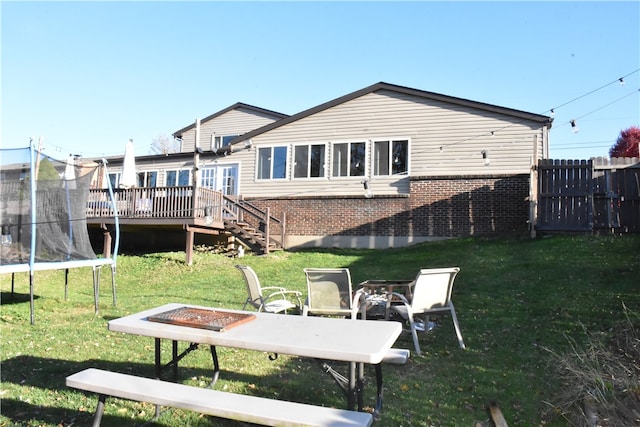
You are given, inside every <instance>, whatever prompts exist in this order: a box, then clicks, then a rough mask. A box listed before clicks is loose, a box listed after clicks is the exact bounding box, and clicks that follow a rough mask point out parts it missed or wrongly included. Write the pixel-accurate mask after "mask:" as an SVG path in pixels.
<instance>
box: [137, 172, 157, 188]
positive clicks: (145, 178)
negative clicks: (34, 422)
mask: <svg viewBox="0 0 640 427" xmlns="http://www.w3.org/2000/svg"><path fill="white" fill-rule="evenodd" d="M137 181H138V187H156V186H157V182H158V172H157V171H150V172H138V180H137Z"/></svg>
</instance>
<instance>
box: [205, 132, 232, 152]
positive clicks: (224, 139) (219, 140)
mask: <svg viewBox="0 0 640 427" xmlns="http://www.w3.org/2000/svg"><path fill="white" fill-rule="evenodd" d="M237 136H238V135H226V136H214V135H212V137H213V141H212V143H211V149H212V150H216V149H217V148H222V147H226V146H227V145H229V143H230V142H231V140H232V139H233V138H235V137H237Z"/></svg>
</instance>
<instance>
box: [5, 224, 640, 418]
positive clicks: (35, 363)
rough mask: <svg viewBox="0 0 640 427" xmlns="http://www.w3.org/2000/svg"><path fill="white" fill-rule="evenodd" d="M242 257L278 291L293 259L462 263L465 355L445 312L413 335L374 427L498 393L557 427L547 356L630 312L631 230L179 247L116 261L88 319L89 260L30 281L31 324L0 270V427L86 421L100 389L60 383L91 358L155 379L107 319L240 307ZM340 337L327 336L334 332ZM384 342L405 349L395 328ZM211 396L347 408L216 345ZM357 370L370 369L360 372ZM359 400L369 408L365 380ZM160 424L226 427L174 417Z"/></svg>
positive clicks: (188, 367)
mask: <svg viewBox="0 0 640 427" xmlns="http://www.w3.org/2000/svg"><path fill="white" fill-rule="evenodd" d="M238 262H241V263H245V264H248V265H251V266H252V267H253V268H254V270H256V272H257V273H258V275H259V277H260V279H261V281H262V284H263V286H267V285H276V284H281V285H284V286H286V287H288V288H290V289H297V290H300V291H303V292H304V293H306V284H305V279H304V273H303V272H302V269H303V268H304V267H342V266H345V267H349V268H350V270H351V275H352V279H353V282H354V284H357V283H359V282H361V281H364V280H366V279H412V278H413V277H414V276H415V275H416V273H417V271H418V269H419V268H421V267H427V268H435V267H448V266H459V267H460V268H461V271H460V274H459V275H458V278H457V279H456V286H455V288H454V296H453V300H454V302H455V304H456V310H457V312H458V317H459V321H460V326H461V329H462V333H463V336H464V340H465V344H466V345H467V350H466V351H465V350H461V349H460V348H459V347H458V344H457V340H456V337H455V333H454V331H453V326H452V323H451V320H450V318H449V317H448V316H446V315H443V316H440V317H438V318H437V323H438V327H437V328H436V329H435V330H434V331H432V332H430V333H428V334H427V333H423V334H421V335H420V340H421V346H422V349H423V355H422V356H416V355H415V354H414V353H413V352H412V355H411V359H410V361H409V363H408V364H407V365H405V366H391V365H390V366H385V367H384V372H385V400H384V408H383V412H382V417H381V420H380V421H379V422H377V424H376V425H379V426H394V427H395V426H471V425H472V424H473V422H474V421H476V420H477V421H482V420H486V419H487V415H486V412H485V406H486V405H487V403H489V402H490V401H496V402H498V404H499V405H500V406H501V408H502V410H503V412H504V414H505V417H506V419H507V421H508V423H509V425H510V426H537V425H555V426H563V425H568V424H567V422H566V421H564V420H563V418H562V417H555V418H550V415H549V414H550V413H552V411H549V409H550V405H549V404H548V403H547V402H553V401H554V400H553V399H554V396H555V395H556V393H557V392H558V391H561V390H562V388H563V387H565V385H563V384H562V381H561V380H560V379H558V378H557V377H556V376H555V375H553V374H552V373H553V370H552V368H553V360H552V359H551V358H550V353H549V351H548V349H553V350H554V351H556V352H559V353H563V352H565V351H571V350H572V349H571V347H570V342H569V341H568V338H571V339H572V340H575V344H577V345H578V346H580V345H584V343H585V340H586V338H587V337H588V334H587V333H586V332H585V330H586V331H602V332H609V331H611V330H612V328H614V327H615V326H616V325H617V324H619V323H620V322H623V321H624V319H625V312H624V310H623V304H624V305H626V306H627V307H628V308H629V309H630V310H632V311H635V312H636V313H637V312H639V311H640V292H639V290H640V280H639V272H640V236H624V237H593V236H564V237H560V236H554V237H546V238H539V239H535V240H528V239H509V238H502V239H480V238H477V239H471V238H467V239H456V240H448V241H442V242H436V243H428V244H422V245H417V246H413V247H409V248H401V249H387V250H379V251H377V250H342V249H332V250H313V251H311V250H309V251H299V252H275V253H272V254H270V255H268V256H262V257H257V256H245V257H244V258H242V259H240V260H239V259H233V258H229V257H226V256H225V255H220V254H213V253H206V252H198V253H196V254H195V258H194V263H193V265H191V266H187V265H185V264H184V254H183V253H155V254H149V255H144V256H124V255H121V256H119V257H118V271H117V283H118V305H117V307H113V306H112V304H111V289H110V281H109V276H110V275H109V272H108V271H109V270H108V269H104V270H103V274H102V287H101V292H100V298H101V299H100V312H99V314H98V315H95V314H94V308H93V287H92V282H91V269H90V268H83V269H75V270H71V271H70V275H69V277H70V286H69V298H68V300H66V301H65V300H64V274H63V272H62V271H50V272H38V273H36V275H35V295H36V299H35V307H36V312H35V319H36V323H35V325H31V324H30V323H29V282H28V274H18V275H16V278H15V294H14V295H13V296H12V295H11V277H10V275H4V276H2V277H0V285H1V291H2V295H1V298H2V300H1V302H2V306H1V313H0V324H1V327H2V329H1V331H0V332H1V358H2V365H1V369H2V372H1V375H2V385H1V390H0V399H1V402H0V403H1V407H0V426H14V425H20V426H72V425H73V426H85V425H91V419H92V415H93V411H94V409H95V405H96V402H97V398H96V396H94V395H90V394H87V395H85V394H84V393H82V392H78V391H75V390H72V389H68V388H67V387H66V386H65V383H64V381H65V377H66V376H67V375H69V374H71V373H74V372H76V371H79V370H82V369H84V368H86V367H90V366H95V367H99V368H103V369H110V370H114V371H119V372H128V373H133V374H137V375H142V376H149V377H153V375H154V373H153V357H154V356H153V345H154V344H153V340H152V339H150V338H143V337H135V336H131V335H123V334H119V333H111V332H109V331H108V330H107V326H106V324H107V321H108V320H110V319H114V318H117V317H120V316H124V315H127V314H130V313H134V312H137V311H140V310H143V309H147V308H150V307H154V306H157V305H161V304H165V303H169V302H183V303H192V304H201V305H206V306H211V307H224V308H240V307H241V306H242V303H243V302H244V299H245V297H246V291H245V288H244V283H243V281H242V277H241V274H240V272H239V271H238V270H236V269H235V268H233V266H234V264H236V263H238ZM336 333H339V331H336ZM396 347H402V348H409V349H413V346H412V341H411V337H410V335H409V334H408V333H405V334H403V335H402V336H401V337H400V339H399V340H398V342H397V343H396ZM219 357H220V363H221V367H222V373H221V376H220V380H219V382H218V384H217V386H216V387H217V388H218V389H223V390H227V391H233V392H238V393H248V394H254V395H260V396H266V397H272V398H278V399H285V400H294V401H300V402H309V403H319V404H322V405H327V406H336V407H343V406H344V396H343V395H342V393H341V392H340V390H339V389H338V388H337V386H336V385H335V384H334V383H333V382H332V380H331V379H330V377H328V376H327V375H326V374H323V372H321V370H320V369H319V367H318V365H317V364H316V363H315V362H313V361H310V360H306V359H298V358H294V357H288V356H284V355H281V356H280V357H279V358H278V359H277V360H276V361H270V360H269V358H268V357H267V355H266V354H263V353H256V352H249V351H242V350H236V349H226V348H221V349H219ZM180 366H181V368H182V369H181V381H182V382H185V383H189V384H192V385H203V386H204V385H206V382H207V380H208V378H209V375H210V373H211V359H210V355H209V353H208V351H207V349H206V348H202V349H199V350H197V351H195V352H194V353H192V354H191V355H189V356H188V357H186V358H185V359H183V361H182V362H181V365H180ZM372 371H373V370H372V369H371V370H370V371H367V372H368V374H370V375H369V378H372V375H371V374H372V373H373V372H372ZM367 390H368V391H369V392H368V393H367V395H366V403H367V405H370V406H372V405H373V403H374V401H373V400H374V390H375V384H373V383H371V384H369V386H368V388H367ZM153 411H154V408H153V406H152V405H148V404H143V403H136V402H129V401H122V400H117V399H112V400H109V401H108V403H107V407H106V411H105V416H104V418H103V425H104V426H116V425H117V426H133V425H139V424H141V423H142V422H143V421H145V420H148V419H149V418H150V417H151V416H152V415H153ZM157 425H164V426H185V425H190V426H237V425H241V424H240V423H234V422H231V421H226V420H219V419H215V418H210V417H206V416H199V414H195V413H189V412H184V411H179V410H169V411H166V412H165V413H163V415H162V416H161V418H160V419H159V420H158V424H157Z"/></svg>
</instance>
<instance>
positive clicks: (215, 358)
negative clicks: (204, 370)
mask: <svg viewBox="0 0 640 427" xmlns="http://www.w3.org/2000/svg"><path fill="white" fill-rule="evenodd" d="M209 348H210V349H211V359H212V360H213V376H212V377H211V383H210V384H209V388H213V386H214V385H215V384H216V381H218V377H219V376H220V364H219V363H218V352H217V351H216V346H215V345H212V346H209Z"/></svg>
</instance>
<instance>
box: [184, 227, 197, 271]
mask: <svg viewBox="0 0 640 427" xmlns="http://www.w3.org/2000/svg"><path fill="white" fill-rule="evenodd" d="M194 234H195V233H194V231H193V230H192V229H188V230H187V239H186V240H187V242H186V243H187V245H186V247H185V248H184V253H185V255H186V260H185V261H186V263H187V265H191V264H192V263H193V237H194Z"/></svg>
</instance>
